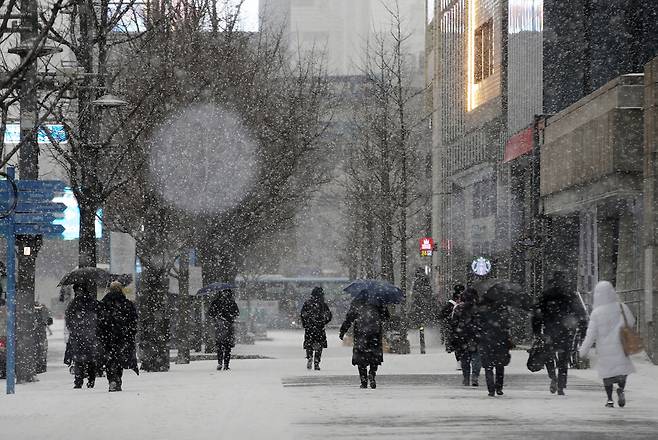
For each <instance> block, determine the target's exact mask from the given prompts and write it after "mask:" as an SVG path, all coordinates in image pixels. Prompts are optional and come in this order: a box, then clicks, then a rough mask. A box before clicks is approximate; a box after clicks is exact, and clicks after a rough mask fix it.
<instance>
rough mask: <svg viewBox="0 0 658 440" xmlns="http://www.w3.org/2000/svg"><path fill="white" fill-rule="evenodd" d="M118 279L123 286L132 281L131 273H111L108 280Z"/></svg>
mask: <svg viewBox="0 0 658 440" xmlns="http://www.w3.org/2000/svg"><path fill="white" fill-rule="evenodd" d="M112 281H118V282H120V283H121V285H122V286H123V287H126V286H127V285H128V284H130V283H132V282H133V274H131V273H111V274H110V282H112Z"/></svg>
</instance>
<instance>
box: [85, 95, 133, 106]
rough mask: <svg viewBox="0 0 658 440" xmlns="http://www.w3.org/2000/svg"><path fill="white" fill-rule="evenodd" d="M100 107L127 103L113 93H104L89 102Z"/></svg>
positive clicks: (125, 104)
mask: <svg viewBox="0 0 658 440" xmlns="http://www.w3.org/2000/svg"><path fill="white" fill-rule="evenodd" d="M91 103H92V104H93V105H95V106H96V107H100V108H119V107H125V106H127V105H128V103H127V102H126V101H124V100H123V99H121V98H119V97H118V96H115V95H110V94H106V95H103V96H101V97H100V98H98V99H96V100H94V101H92V102H91Z"/></svg>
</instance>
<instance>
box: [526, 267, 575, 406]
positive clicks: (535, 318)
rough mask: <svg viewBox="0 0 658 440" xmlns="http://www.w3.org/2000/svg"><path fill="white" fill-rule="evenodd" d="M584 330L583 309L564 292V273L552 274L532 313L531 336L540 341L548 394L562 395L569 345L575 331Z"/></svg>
mask: <svg viewBox="0 0 658 440" xmlns="http://www.w3.org/2000/svg"><path fill="white" fill-rule="evenodd" d="M586 327H587V314H586V311H585V309H584V308H583V306H582V304H581V303H580V301H579V300H578V299H577V298H576V296H575V295H573V294H570V293H569V292H568V291H567V285H566V280H565V278H564V274H563V273H562V272H555V274H554V275H553V277H552V278H551V280H550V281H549V288H548V289H546V290H545V291H544V292H543V293H542V294H541V297H540V298H539V301H538V302H537V304H536V306H535V308H534V310H533V314H532V331H533V334H534V335H535V336H536V337H539V338H543V341H544V344H545V347H546V348H545V349H546V351H547V360H546V371H547V372H548V377H549V378H550V379H551V383H550V386H549V390H550V392H551V394H555V392H556V391H557V394H558V395H560V396H564V389H565V388H566V387H567V371H568V369H569V352H570V350H571V343H572V341H573V339H574V337H575V335H576V332H577V331H578V330H579V329H580V330H581V331H583V329H584V328H586ZM583 333H584V331H583ZM556 361H557V365H556ZM556 366H557V375H556V374H555V370H556Z"/></svg>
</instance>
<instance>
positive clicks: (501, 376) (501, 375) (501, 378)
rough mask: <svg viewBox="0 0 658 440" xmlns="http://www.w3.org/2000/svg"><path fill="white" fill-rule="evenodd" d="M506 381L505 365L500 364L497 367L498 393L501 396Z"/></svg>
mask: <svg viewBox="0 0 658 440" xmlns="http://www.w3.org/2000/svg"><path fill="white" fill-rule="evenodd" d="M504 382H505V367H503V366H502V365H501V366H498V367H496V394H498V395H499V396H502V395H503V385H504Z"/></svg>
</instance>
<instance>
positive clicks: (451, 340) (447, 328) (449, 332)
mask: <svg viewBox="0 0 658 440" xmlns="http://www.w3.org/2000/svg"><path fill="white" fill-rule="evenodd" d="M457 304H458V303H457V301H455V300H453V299H451V300H450V301H448V302H447V303H445V304H444V305H443V307H441V310H440V311H439V319H441V321H442V322H443V333H444V335H445V340H446V351H447V352H448V353H452V352H453V351H455V324H456V323H455V320H453V319H452V318H453V316H454V315H453V312H454V311H455V307H457Z"/></svg>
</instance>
